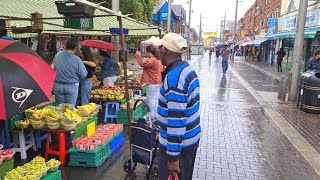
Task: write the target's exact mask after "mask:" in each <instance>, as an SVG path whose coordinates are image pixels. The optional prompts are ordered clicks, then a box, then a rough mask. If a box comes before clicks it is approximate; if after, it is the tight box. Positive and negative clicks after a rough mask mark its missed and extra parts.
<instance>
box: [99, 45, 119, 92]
mask: <svg viewBox="0 0 320 180" xmlns="http://www.w3.org/2000/svg"><path fill="white" fill-rule="evenodd" d="M99 54H100V56H102V58H103V61H102V62H101V63H100V67H101V71H100V75H101V76H102V78H103V86H114V83H115V82H116V81H117V75H116V72H115V62H114V60H113V59H112V58H111V57H110V55H109V53H108V52H107V51H104V50H100V51H99Z"/></svg>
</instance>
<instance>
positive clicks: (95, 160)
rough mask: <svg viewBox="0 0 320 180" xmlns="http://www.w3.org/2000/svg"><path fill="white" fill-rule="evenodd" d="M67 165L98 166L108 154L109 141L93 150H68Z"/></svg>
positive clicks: (109, 151)
mask: <svg viewBox="0 0 320 180" xmlns="http://www.w3.org/2000/svg"><path fill="white" fill-rule="evenodd" d="M69 153H70V162H69V166H81V167H99V166H100V165H101V164H102V163H103V162H104V161H105V160H106V159H107V158H108V157H109V156H110V155H111V149H110V143H106V144H105V145H103V146H100V147H99V148H98V149H97V150H96V151H95V152H83V151H81V152H77V153H73V152H72V151H71V152H70V151H69Z"/></svg>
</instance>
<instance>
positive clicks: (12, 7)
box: [0, 0, 159, 38]
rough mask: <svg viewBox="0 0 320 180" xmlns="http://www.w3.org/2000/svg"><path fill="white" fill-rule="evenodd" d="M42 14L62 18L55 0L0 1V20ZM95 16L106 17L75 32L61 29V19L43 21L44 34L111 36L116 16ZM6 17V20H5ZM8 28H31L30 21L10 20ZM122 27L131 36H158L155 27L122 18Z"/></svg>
mask: <svg viewBox="0 0 320 180" xmlns="http://www.w3.org/2000/svg"><path fill="white" fill-rule="evenodd" d="M35 12H38V13H42V14H43V18H52V17H63V16H62V15H60V14H59V13H58V11H57V7H56V5H55V0H1V6H0V19H11V18H10V17H15V18H30V14H32V13H35ZM95 15H106V16H105V17H95V18H94V29H93V30H76V29H71V28H64V27H63V24H64V23H63V22H64V20H63V19H54V20H44V30H43V33H44V34H62V35H64V34H66V35H67V34H79V35H101V36H103V35H111V34H110V32H109V28H118V27H119V23H118V20H117V17H116V16H110V15H109V14H108V13H106V12H103V11H101V10H98V9H97V10H96V11H95ZM5 17H7V18H5ZM9 24H10V26H16V27H25V26H31V21H28V20H10V21H9ZM53 24H54V25H53ZM123 27H124V28H127V29H129V34H128V35H131V36H144V35H146V36H151V35H159V32H158V29H157V27H155V26H149V25H147V24H145V23H142V22H139V21H133V20H130V19H126V18H123ZM9 34H10V35H11V36H13V37H15V38H18V37H28V36H29V37H30V36H36V34H34V33H25V34H13V33H11V32H10V33H9Z"/></svg>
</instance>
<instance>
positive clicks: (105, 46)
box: [80, 40, 117, 51]
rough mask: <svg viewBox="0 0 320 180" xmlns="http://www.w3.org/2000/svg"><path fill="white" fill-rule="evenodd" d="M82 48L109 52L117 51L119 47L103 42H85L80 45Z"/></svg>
mask: <svg viewBox="0 0 320 180" xmlns="http://www.w3.org/2000/svg"><path fill="white" fill-rule="evenodd" d="M80 45H81V46H86V47H92V48H98V49H103V50H107V51H116V50H117V47H116V46H114V45H113V44H111V43H108V42H105V41H102V40H84V41H82V42H81V43H80Z"/></svg>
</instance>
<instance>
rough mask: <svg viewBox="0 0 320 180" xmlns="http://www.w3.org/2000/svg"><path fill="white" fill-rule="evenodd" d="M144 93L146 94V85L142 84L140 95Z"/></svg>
mask: <svg viewBox="0 0 320 180" xmlns="http://www.w3.org/2000/svg"><path fill="white" fill-rule="evenodd" d="M146 94H147V86H146V85H144V86H142V88H141V95H142V96H145V95H146Z"/></svg>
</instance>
